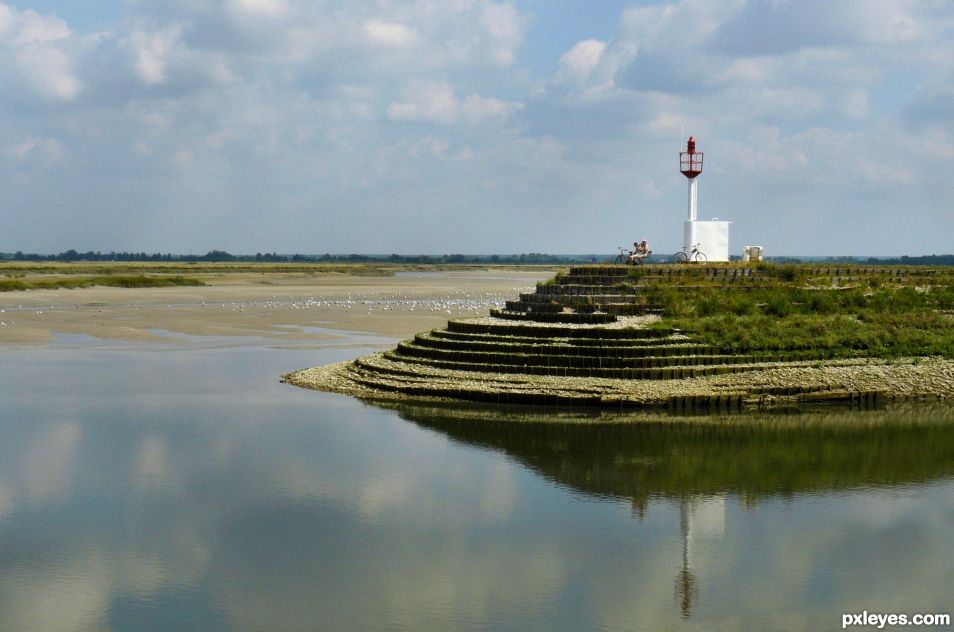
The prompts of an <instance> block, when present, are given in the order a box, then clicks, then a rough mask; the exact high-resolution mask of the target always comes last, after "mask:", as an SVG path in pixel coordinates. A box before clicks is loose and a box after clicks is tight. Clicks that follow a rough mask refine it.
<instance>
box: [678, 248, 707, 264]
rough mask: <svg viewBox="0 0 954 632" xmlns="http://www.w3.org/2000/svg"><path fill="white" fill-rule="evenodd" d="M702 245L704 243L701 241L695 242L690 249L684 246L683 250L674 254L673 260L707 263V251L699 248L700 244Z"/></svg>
mask: <svg viewBox="0 0 954 632" xmlns="http://www.w3.org/2000/svg"><path fill="white" fill-rule="evenodd" d="M701 245H702V244H701V243H698V244H693V246H692V248H691V249H688V250H687V249H686V248H683V249H682V250H680V251H679V252H677V253H676V254H674V255H673V256H672V262H673V263H689V262H692V263H705V262H707V261H708V260H709V258H708V257H706V253H704V252H702V251H701V250H700V249H699V246H701Z"/></svg>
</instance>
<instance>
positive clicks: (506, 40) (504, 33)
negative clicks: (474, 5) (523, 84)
mask: <svg viewBox="0 0 954 632" xmlns="http://www.w3.org/2000/svg"><path fill="white" fill-rule="evenodd" d="M480 22H481V24H483V26H484V27H485V28H486V29H487V34H488V36H489V38H490V54H491V57H492V59H493V60H494V62H496V63H497V64H499V65H501V66H509V65H510V64H512V63H513V61H514V55H515V50H516V48H517V46H519V44H520V41H521V39H522V37H523V18H522V17H521V16H520V13H519V12H518V11H517V9H515V8H514V7H513V5H510V4H498V3H495V2H489V3H486V4H485V5H484V7H483V11H482V12H481V15H480Z"/></svg>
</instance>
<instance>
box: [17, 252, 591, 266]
mask: <svg viewBox="0 0 954 632" xmlns="http://www.w3.org/2000/svg"><path fill="white" fill-rule="evenodd" d="M603 258H605V257H599V256H596V255H548V254H543V253H539V252H531V253H524V254H519V255H462V254H450V255H398V254H392V255H362V254H349V255H333V254H328V253H326V254H323V255H303V254H291V255H288V254H278V253H275V252H272V253H267V252H266V253H261V252H257V253H255V254H254V255H233V254H230V253H228V252H225V251H224V250H210V251H209V252H207V253H205V254H204V255H176V254H171V253H165V254H163V253H159V252H155V253H151V254H150V253H145V252H100V251H98V250H97V251H95V252H94V251H92V250H90V251H87V252H78V251H76V250H72V249H71V250H67V251H66V252H61V253H59V254H38V253H32V252H31V253H25V252H22V251H20V250H18V251H17V252H15V253H13V254H12V255H11V254H7V253H0V259H8V260H9V259H12V260H14V261H63V262H72V261H151V262H160V261H168V262H192V261H195V262H221V261H237V262H253V261H260V262H280V263H289V262H293V263H404V264H407V263H414V264H439V263H478V264H479V263H494V264H562V263H594V262H597V261H600V260H602V259H603Z"/></svg>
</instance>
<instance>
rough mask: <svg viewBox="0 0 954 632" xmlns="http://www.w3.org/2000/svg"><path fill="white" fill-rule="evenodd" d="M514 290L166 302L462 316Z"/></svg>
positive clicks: (498, 302)
mask: <svg viewBox="0 0 954 632" xmlns="http://www.w3.org/2000/svg"><path fill="white" fill-rule="evenodd" d="M511 290H512V293H508V294H500V293H496V292H483V293H479V292H476V293H475V292H467V291H462V290H458V291H452V292H449V293H448V294H447V295H446V296H441V297H438V298H433V297H431V298H415V297H413V296H409V295H407V294H398V293H376V292H369V293H368V294H367V295H354V294H352V293H349V294H348V296H347V298H345V297H343V296H339V297H324V298H323V297H316V296H312V297H282V298H279V297H278V296H272V298H271V299H270V300H266V301H233V302H228V303H208V302H206V301H203V302H201V303H167V304H166V308H167V309H170V310H171V309H182V308H196V307H202V308H208V307H211V308H218V309H228V310H230V311H233V312H245V310H246V309H254V308H260V309H263V310H265V311H273V312H274V311H281V310H311V309H316V310H318V309H343V310H355V311H365V310H366V311H367V314H368V315H371V314H373V313H374V312H375V310H378V311H383V312H422V313H427V312H434V313H442V314H445V315H458V316H462V315H465V314H471V313H473V314H474V315H479V314H481V313H486V311H487V310H490V309H492V308H499V307H502V306H503V305H504V303H505V302H506V300H507V298H508V297H511V296H513V295H514V294H515V293H518V292H525V291H527V288H520V287H513V288H511ZM81 307H82V306H80V305H60V306H59V307H57V306H56V305H50V306H49V308H37V307H36V306H24V305H22V304H20V305H17V306H16V307H12V306H11V307H7V308H0V314H5V313H7V311H8V310H9V311H11V312H19V313H29V312H33V317H34V319H38V318H40V317H42V316H43V315H44V314H45V313H46V312H47V311H54V310H56V309H60V310H63V309H81ZM89 307H96V309H97V315H100V314H102V309H100V306H89ZM114 307H131V308H133V309H137V310H138V309H141V308H155V307H160V306H158V305H155V304H149V305H140V304H138V303H133V304H131V305H117V306H114ZM14 324H15V322H14V321H10V322H7V321H6V320H0V327H7V326H11V325H14Z"/></svg>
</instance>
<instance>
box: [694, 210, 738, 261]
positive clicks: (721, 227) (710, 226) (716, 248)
mask: <svg viewBox="0 0 954 632" xmlns="http://www.w3.org/2000/svg"><path fill="white" fill-rule="evenodd" d="M731 223H732V222H722V221H719V220H716V219H714V220H710V221H700V220H695V221H693V220H686V221H685V223H684V225H683V244H685V245H686V247H687V248H688V249H689V250H691V249H692V246H693V245H694V244H699V250H701V251H702V252H703V253H705V255H706V258H707V259H708V260H709V261H710V262H711V261H728V260H729V224H731Z"/></svg>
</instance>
